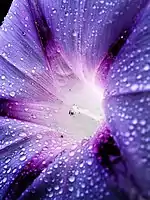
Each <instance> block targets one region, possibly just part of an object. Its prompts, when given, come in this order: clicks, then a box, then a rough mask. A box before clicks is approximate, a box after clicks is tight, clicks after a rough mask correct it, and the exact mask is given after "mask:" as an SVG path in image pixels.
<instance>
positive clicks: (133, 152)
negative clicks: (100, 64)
mask: <svg viewBox="0 0 150 200" xmlns="http://www.w3.org/2000/svg"><path fill="white" fill-rule="evenodd" d="M149 11H150V8H149V5H147V6H146V7H145V9H144V10H143V12H142V13H141V15H140V16H139V18H138V20H137V24H136V26H135V27H134V29H133V32H132V34H131V36H130V37H129V39H128V42H127V43H126V45H125V46H124V48H123V49H122V51H121V52H120V54H119V56H118V59H117V60H116V62H115V63H114V64H113V66H112V68H111V70H110V72H109V75H108V80H109V81H108V86H107V95H106V102H105V107H106V114H107V119H108V121H109V123H110V126H111V130H112V134H113V136H114V137H115V139H116V141H117V143H118V145H119V147H120V149H121V151H122V153H123V156H124V158H125V161H126V163H127V167H128V171H129V175H130V178H131V179H132V180H131V181H132V183H133V185H134V186H135V188H136V192H137V193H140V194H141V195H143V196H145V198H148V199H149V198H150V176H149V174H150V158H149V154H150V146H149V141H150V129H149V124H150V121H149V116H150V103H149V99H150V95H149V91H150V60H149V57H150V56H149V53H150V26H149V23H150V20H149V18H150V16H149Z"/></svg>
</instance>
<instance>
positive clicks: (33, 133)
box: [0, 118, 73, 197]
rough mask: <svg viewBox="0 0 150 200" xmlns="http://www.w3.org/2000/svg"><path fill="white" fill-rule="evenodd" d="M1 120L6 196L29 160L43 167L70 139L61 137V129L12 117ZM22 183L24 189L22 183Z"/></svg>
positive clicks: (0, 164)
mask: <svg viewBox="0 0 150 200" xmlns="http://www.w3.org/2000/svg"><path fill="white" fill-rule="evenodd" d="M0 120H1V135H0V174H1V176H0V196H1V197H3V196H4V194H5V193H7V191H8V188H9V185H11V183H12V182H13V181H14V180H16V179H17V177H18V174H19V173H20V171H22V169H24V167H25V166H27V164H28V163H30V166H29V167H33V168H34V166H38V167H39V170H42V169H43V168H45V167H46V166H47V165H48V164H49V163H51V162H53V160H54V158H55V157H56V156H57V155H58V154H59V153H60V152H61V151H63V150H64V149H67V148H70V146H69V144H70V142H71V139H68V137H65V136H63V139H62V138H61V137H60V133H56V132H54V131H52V130H51V129H48V128H46V127H44V126H39V125H34V124H31V123H23V122H21V121H19V120H12V119H4V118H3V119H2V118H1V119H0ZM72 143H73V141H72ZM36 160H37V161H36ZM31 161H32V162H31ZM26 173H27V174H28V171H26V172H25V174H26ZM27 186H28V185H27ZM19 187H20V190H21V187H22V186H21V185H20V186H19ZM18 190H19V188H18ZM14 191H15V190H14ZM16 193H17V191H16Z"/></svg>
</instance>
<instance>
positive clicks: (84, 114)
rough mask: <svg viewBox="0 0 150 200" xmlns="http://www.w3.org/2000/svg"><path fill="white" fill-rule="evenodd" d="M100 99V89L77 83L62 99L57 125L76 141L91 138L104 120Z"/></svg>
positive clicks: (101, 94) (101, 96) (101, 93)
mask: <svg viewBox="0 0 150 200" xmlns="http://www.w3.org/2000/svg"><path fill="white" fill-rule="evenodd" d="M102 98H103V91H102V89H99V88H96V86H95V85H93V84H89V83H86V84H85V83H84V84H83V83H82V84H81V82H77V83H76V84H75V85H74V87H73V88H71V90H68V92H66V94H65V98H63V102H64V105H63V106H62V108H61V112H60V115H59V124H60V125H61V127H63V128H64V129H65V130H66V131H67V133H69V134H71V135H73V137H74V138H75V139H76V140H80V139H83V138H86V137H89V136H92V135H93V134H94V133H95V132H96V130H97V129H98V127H99V126H100V123H101V122H102V121H103V119H104V114H103V107H102Z"/></svg>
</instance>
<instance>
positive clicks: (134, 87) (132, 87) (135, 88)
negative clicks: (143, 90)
mask: <svg viewBox="0 0 150 200" xmlns="http://www.w3.org/2000/svg"><path fill="white" fill-rule="evenodd" d="M138 88H139V86H138V84H133V85H132V86H131V90H132V91H136V90H137V89H138Z"/></svg>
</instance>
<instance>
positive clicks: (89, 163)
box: [86, 158, 93, 166]
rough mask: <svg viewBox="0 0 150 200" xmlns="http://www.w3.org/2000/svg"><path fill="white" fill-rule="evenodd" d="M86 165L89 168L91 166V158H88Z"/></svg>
mask: <svg viewBox="0 0 150 200" xmlns="http://www.w3.org/2000/svg"><path fill="white" fill-rule="evenodd" d="M86 163H87V164H88V165H89V166H91V165H92V164H93V159H92V158H89V159H88V160H87V161H86Z"/></svg>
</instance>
